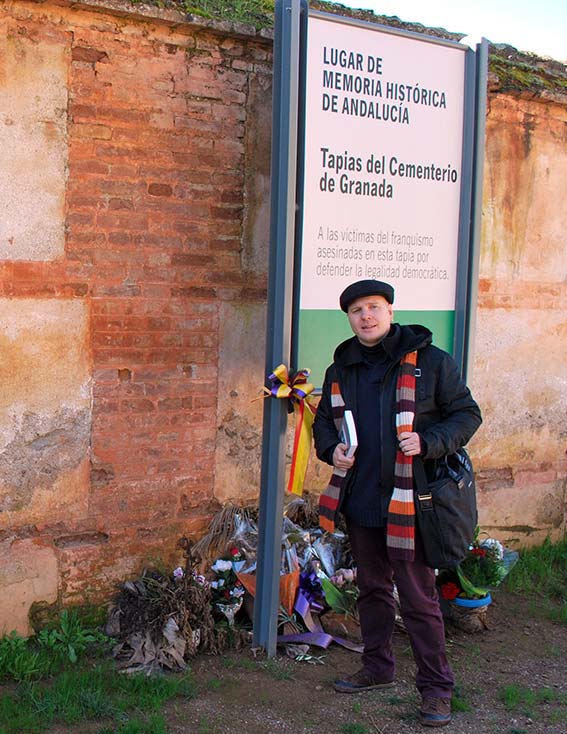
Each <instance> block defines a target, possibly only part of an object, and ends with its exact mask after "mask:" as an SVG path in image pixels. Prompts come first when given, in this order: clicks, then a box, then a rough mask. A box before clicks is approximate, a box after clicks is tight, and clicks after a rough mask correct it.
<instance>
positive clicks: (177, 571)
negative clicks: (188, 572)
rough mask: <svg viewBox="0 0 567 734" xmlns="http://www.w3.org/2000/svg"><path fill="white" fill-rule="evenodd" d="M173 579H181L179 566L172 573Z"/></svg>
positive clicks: (181, 574) (181, 570) (181, 571)
mask: <svg viewBox="0 0 567 734" xmlns="http://www.w3.org/2000/svg"><path fill="white" fill-rule="evenodd" d="M173 577H174V578H176V579H182V578H183V569H182V568H181V566H178V567H177V568H176V569H175V571H174V572H173Z"/></svg>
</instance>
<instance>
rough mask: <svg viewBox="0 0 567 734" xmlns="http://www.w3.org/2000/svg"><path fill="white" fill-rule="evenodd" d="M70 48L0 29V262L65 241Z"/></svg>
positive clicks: (53, 253) (51, 255)
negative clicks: (0, 158) (0, 156)
mask: <svg viewBox="0 0 567 734" xmlns="http://www.w3.org/2000/svg"><path fill="white" fill-rule="evenodd" d="M68 57H69V52H68V48H67V47H66V46H64V45H61V44H60V43H50V42H48V41H43V40H31V39H29V38H27V37H26V36H25V35H21V34H18V33H17V32H16V31H15V30H14V31H13V32H11V31H10V30H9V31H8V32H7V33H5V32H4V31H1V32H0V151H2V175H1V176H0V214H1V216H0V260H1V259H6V260H55V259H56V258H58V257H61V256H62V255H63V249H64V244H65V229H64V226H65V185H66V166H67V76H68V64H69V59H68Z"/></svg>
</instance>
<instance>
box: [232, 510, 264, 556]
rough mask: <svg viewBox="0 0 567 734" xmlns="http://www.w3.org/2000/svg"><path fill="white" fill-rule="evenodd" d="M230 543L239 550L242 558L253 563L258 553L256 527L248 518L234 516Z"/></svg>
mask: <svg viewBox="0 0 567 734" xmlns="http://www.w3.org/2000/svg"><path fill="white" fill-rule="evenodd" d="M231 541H232V545H233V546H235V547H237V548H238V549H239V551H240V554H241V557H242V558H244V559H246V560H247V561H249V562H253V561H254V560H255V559H256V554H257V552H258V526H257V525H256V523H255V522H253V521H252V520H250V519H249V518H245V517H242V516H241V515H239V514H236V515H235V517H234V532H233V534H232V538H231Z"/></svg>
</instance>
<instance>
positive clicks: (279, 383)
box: [264, 364, 315, 495]
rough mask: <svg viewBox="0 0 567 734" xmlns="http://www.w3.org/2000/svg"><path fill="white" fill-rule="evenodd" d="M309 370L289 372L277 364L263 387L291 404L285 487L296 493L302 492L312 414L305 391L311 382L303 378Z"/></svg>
mask: <svg viewBox="0 0 567 734" xmlns="http://www.w3.org/2000/svg"><path fill="white" fill-rule="evenodd" d="M310 374H311V370H298V371H297V372H292V373H291V374H289V373H288V370H287V367H286V366H285V365H283V364H280V365H279V367H276V369H275V370H274V371H273V372H272V374H271V375H269V377H268V380H269V381H270V383H271V387H270V388H267V387H265V388H264V391H265V392H266V394H267V395H271V396H272V397H274V398H288V399H289V400H290V401H291V404H292V406H293V412H294V413H295V435H294V439H293V454H292V459H291V470H290V473H289V482H288V485H287V491H288V492H293V493H294V494H298V495H301V493H302V492H303V482H304V481H305V472H306V471H307V462H308V461H309V454H310V453H311V435H312V433H313V419H314V417H315V406H314V405H313V403H312V402H310V400H309V395H310V393H312V392H313V390H314V387H313V385H312V384H311V383H310V382H307V380H308V379H309V375H310Z"/></svg>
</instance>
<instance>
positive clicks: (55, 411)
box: [0, 298, 91, 529]
mask: <svg viewBox="0 0 567 734" xmlns="http://www.w3.org/2000/svg"><path fill="white" fill-rule="evenodd" d="M0 353H1V354H2V360H1V361H0V384H1V385H2V390H1V391H0V528H12V529H16V528H18V527H22V526H24V525H33V524H36V523H41V524H43V525H45V524H49V523H56V522H59V521H62V520H63V521H66V520H67V519H68V518H69V516H72V517H73V518H74V519H79V518H81V517H84V516H85V514H86V511H87V492H88V487H89V445H90V430H91V382H90V380H91V377H90V372H91V368H90V346H89V319H88V308H87V306H86V304H85V303H84V302H83V301H79V300H55V299H53V300H48V299H39V298H22V299H7V298H4V299H0Z"/></svg>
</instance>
